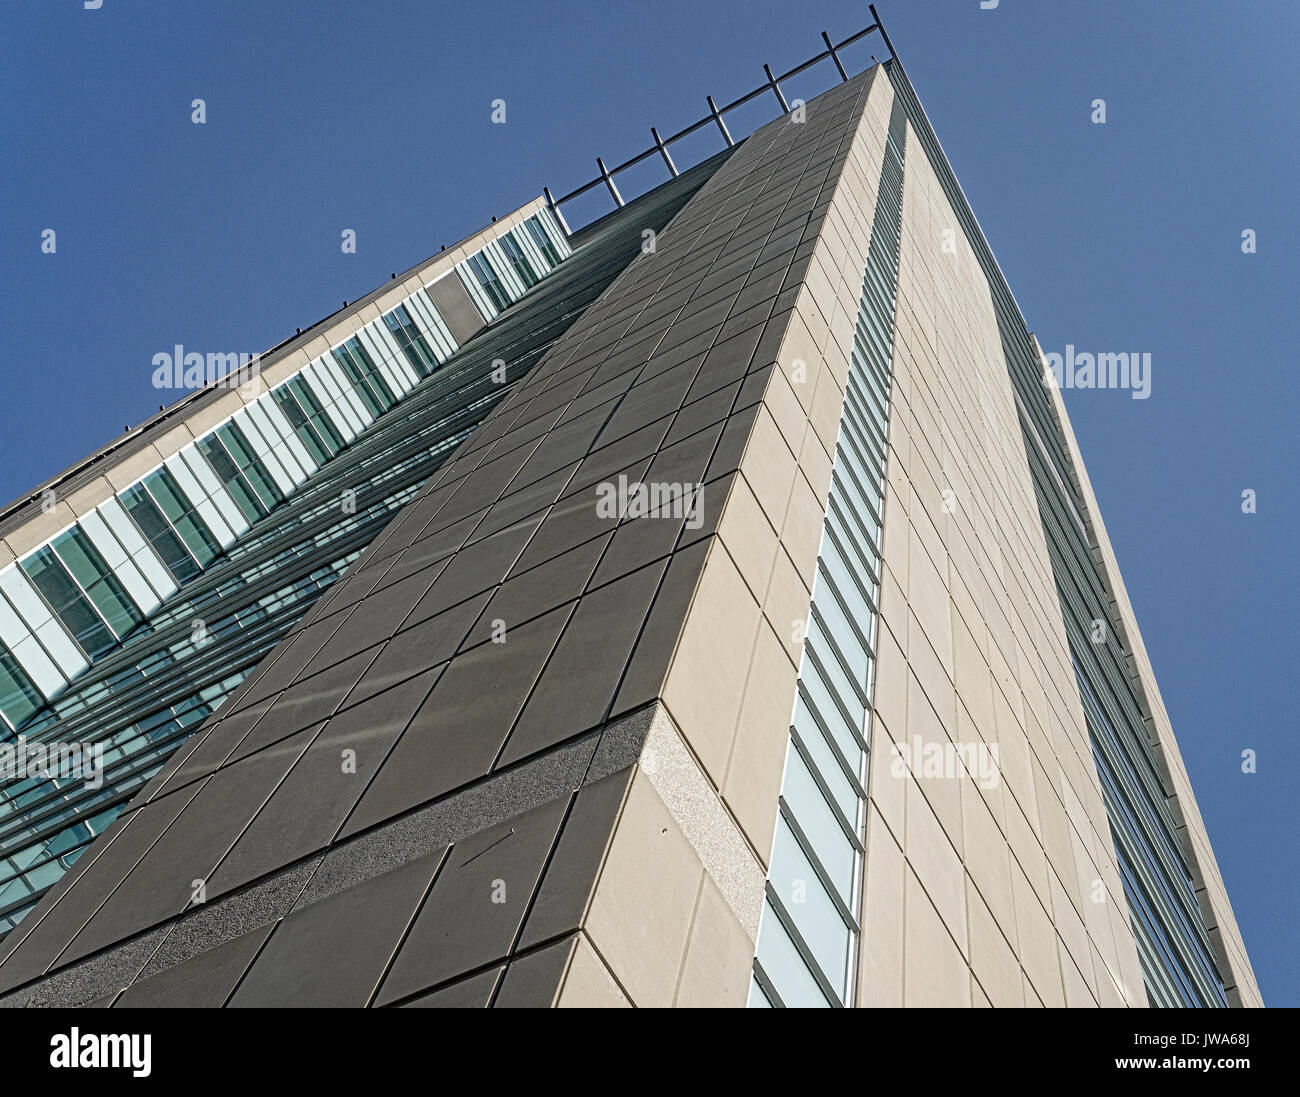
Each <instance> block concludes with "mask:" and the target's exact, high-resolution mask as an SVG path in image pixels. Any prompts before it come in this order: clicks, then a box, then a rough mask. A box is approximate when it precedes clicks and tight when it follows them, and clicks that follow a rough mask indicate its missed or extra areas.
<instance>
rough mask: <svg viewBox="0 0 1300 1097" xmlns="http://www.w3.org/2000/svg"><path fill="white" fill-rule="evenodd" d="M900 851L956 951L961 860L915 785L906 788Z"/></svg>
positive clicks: (962, 938) (962, 912)
mask: <svg viewBox="0 0 1300 1097" xmlns="http://www.w3.org/2000/svg"><path fill="white" fill-rule="evenodd" d="M906 799H907V830H906V836H905V838H904V844H903V851H904V853H905V855H906V857H907V862H908V864H909V865H911V867H912V869H913V871H914V872H915V873H916V875H917V878H918V879H919V880H920V881H921V885H922V886H923V887H924V888H925V890H926V893H927V894H928V895H929V896H930V901H931V902H932V903H933V904H934V908H935V910H937V911H938V913H939V916H940V918H942V919H943V922H944V924H945V925H946V926H947V927H948V932H949V933H951V934H952V935H953V937H954V939H955V940H956V941H957V942H958V947H959V948H960V949H961V950H962V951H963V952H964V951H965V947H966V897H965V892H964V888H963V885H962V880H963V874H962V864H961V857H960V855H959V854H958V852H957V850H956V849H955V848H954V847H953V844H952V842H951V840H950V839H949V838H948V835H947V834H946V833H945V832H944V829H943V827H942V826H941V825H940V823H939V820H938V818H937V817H936V816H935V814H934V812H933V810H932V809H931V807H930V805H929V803H927V801H926V799H925V797H924V796H923V795H922V794H921V790H920V788H919V786H918V785H917V784H916V782H915V781H909V782H907V784H906Z"/></svg>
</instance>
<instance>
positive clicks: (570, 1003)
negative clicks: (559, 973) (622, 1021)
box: [555, 933, 632, 1009]
mask: <svg viewBox="0 0 1300 1097" xmlns="http://www.w3.org/2000/svg"><path fill="white" fill-rule="evenodd" d="M555 1004H556V1006H558V1007H559V1008H560V1009H629V1008H631V1005H632V1003H631V1002H629V1001H628V1000H627V997H626V996H625V995H624V994H623V991H622V990H620V989H619V985H618V983H617V982H616V981H615V979H614V976H613V975H612V974H611V973H610V970H609V968H607V967H606V966H605V961H604V960H602V959H601V958H600V956H599V954H597V952H596V950H595V949H594V948H592V945H591V942H590V941H589V940H588V939H587V936H586V934H584V933H579V934H578V940H577V944H576V946H575V948H574V950H573V954H572V955H571V956H570V957H569V968H568V971H567V972H565V975H564V985H563V986H561V987H560V992H559V994H558V995H557V996H556V1000H555Z"/></svg>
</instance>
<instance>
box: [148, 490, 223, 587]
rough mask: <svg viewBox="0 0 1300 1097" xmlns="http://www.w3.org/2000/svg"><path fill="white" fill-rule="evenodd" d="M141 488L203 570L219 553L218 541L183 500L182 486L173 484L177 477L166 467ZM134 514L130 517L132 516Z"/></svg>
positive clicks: (184, 498) (190, 506) (186, 501)
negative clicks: (146, 490) (179, 536)
mask: <svg viewBox="0 0 1300 1097" xmlns="http://www.w3.org/2000/svg"><path fill="white" fill-rule="evenodd" d="M143 483H144V486H145V488H146V489H148V495H149V497H150V498H152V500H153V501H154V502H155V503H156V504H157V505H158V509H159V510H161V511H162V512H163V514H164V515H166V517H167V521H168V522H170V523H171V526H172V528H173V529H174V530H176V532H177V533H179V534H180V535H181V540H183V541H184V542H185V547H186V548H188V549H189V550H190V554H191V555H192V556H193V557H194V559H195V560H196V561H198V565H199V567H201V568H205V567H207V566H208V564H210V563H211V562H212V561H213V560H214V559H216V556H217V554H218V553H219V552H220V551H221V550H220V547H219V546H218V544H217V540H216V538H215V537H213V536H212V531H211V530H209V529H208V526H207V523H206V522H204V521H203V519H202V518H201V517H199V515H198V513H197V512H196V511H195V510H194V506H193V504H191V503H190V501H189V499H188V498H186V496H185V493H184V492H183V491H181V486H180V484H178V483H177V482H176V478H175V477H174V476H172V474H171V473H170V472H168V471H167V469H165V468H160V469H157V470H156V471H154V472H151V473H150V474H149V475H148V476H146V477H145V478H144V480H143ZM127 509H128V510H129V509H130V507H129V506H128V508H127ZM134 516H135V515H134V513H133V514H132V517H134Z"/></svg>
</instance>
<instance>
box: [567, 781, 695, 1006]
mask: <svg viewBox="0 0 1300 1097" xmlns="http://www.w3.org/2000/svg"><path fill="white" fill-rule="evenodd" d="M703 875H704V869H703V866H702V865H701V863H700V860H699V858H698V857H697V856H696V854H695V851H694V850H693V849H692V848H691V844H690V842H689V841H687V839H686V837H685V835H684V834H683V833H682V831H681V828H680V827H678V825H677V823H676V822H675V821H674V819H673V817H672V815H671V814H670V813H669V811H668V808H667V807H665V806H664V803H663V801H662V800H660V798H659V796H658V794H657V793H656V792H655V790H654V788H653V787H651V785H650V782H649V780H648V779H647V778H646V776H645V775H644V774H643V773H640V772H638V773H637V775H636V777H634V778H633V780H632V787H631V788H630V790H629V791H628V797H627V803H626V804H625V806H624V808H623V814H622V815H621V816H620V818H619V823H618V828H617V829H616V830H615V832H614V838H613V840H612V842H611V843H610V849H609V854H608V856H607V857H606V860H605V866H604V868H603V869H602V870H601V874H600V880H599V881H598V883H597V885H596V892H595V895H594V897H593V898H592V902H591V907H590V910H589V911H588V914H587V920H586V923H585V926H584V928H585V930H586V932H587V935H588V936H589V937H590V938H591V942H592V944H593V945H594V946H595V948H596V950H597V951H598V952H599V953H600V955H601V956H602V957H603V958H604V960H605V962H606V964H607V965H608V967H609V969H610V971H611V972H612V973H613V975H614V977H615V978H616V979H617V980H618V983H619V984H620V985H621V986H622V987H623V988H624V990H625V991H626V993H627V995H628V996H629V997H630V999H631V1000H632V1002H633V1004H634V1005H637V1006H641V1007H643V1008H644V1007H663V1006H669V1005H671V1004H672V1000H673V992H674V990H675V988H676V983H677V974H678V970H679V968H680V966H681V961H682V957H683V956H684V954H685V951H686V943H687V939H688V936H689V933H690V928H691V917H692V914H693V911H694V908H695V898H696V893H697V891H698V890H699V883H700V880H701V879H702V878H703ZM633 917H635V919H636V926H637V928H636V932H635V933H631V932H629V931H628V924H629V919H631V918H633Z"/></svg>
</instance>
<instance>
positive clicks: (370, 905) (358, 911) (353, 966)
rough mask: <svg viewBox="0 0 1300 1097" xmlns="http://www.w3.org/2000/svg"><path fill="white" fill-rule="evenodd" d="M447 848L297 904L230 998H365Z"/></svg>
mask: <svg viewBox="0 0 1300 1097" xmlns="http://www.w3.org/2000/svg"><path fill="white" fill-rule="evenodd" d="M445 854H446V851H445V850H439V851H438V852H436V853H432V854H430V855H428V856H427V857H421V858H420V859H419V860H418V861H413V862H412V863H411V864H409V865H404V866H403V867H401V868H399V869H395V870H394V871H392V872H386V873H384V874H383V875H382V876H376V877H374V878H373V879H371V880H367V881H366V882H365V883H364V884H360V885H358V886H357V887H354V888H349V889H348V890H347V891H343V892H340V893H339V894H337V895H332V896H330V897H329V898H328V899H322V900H321V901H320V902H319V903H313V904H312V905H311V906H308V907H303V908H302V909H301V910H296V911H294V912H293V913H292V914H290V915H289V916H288V917H287V918H285V919H284V920H283V921H282V922H280V923H279V925H278V926H277V927H276V930H275V932H274V933H273V934H272V935H271V939H270V940H269V941H268V942H267V943H266V946H265V947H264V948H263V949H262V952H261V954H260V955H259V956H258V958H257V960H256V962H255V963H254V964H253V966H252V968H251V969H250V970H249V972H248V974H247V975H246V976H245V977H244V981H243V982H242V983H241V984H240V985H239V989H238V990H237V991H236V992H235V995H234V997H233V998H231V1000H230V1005H231V1006H232V1007H248V1006H254V1007H256V1006H364V1005H366V1004H367V1003H369V1001H370V999H371V997H372V996H373V994H374V991H375V988H376V987H377V986H378V985H379V982H380V980H381V979H382V978H383V975H384V970H385V968H387V966H388V964H389V961H390V960H391V959H392V956H393V954H394V952H395V951H396V950H397V946H398V943H399V942H400V941H401V939H402V934H403V933H404V932H405V931H406V928H407V926H409V925H410V923H411V919H412V917H414V915H415V911H416V908H417V907H418V906H419V903H420V900H421V898H422V897H423V896H424V894H425V892H426V891H427V890H428V887H429V883H430V881H431V880H432V879H433V878H434V875H435V873H437V872H438V869H439V866H441V865H442V863H443V859H444V856H445Z"/></svg>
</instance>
